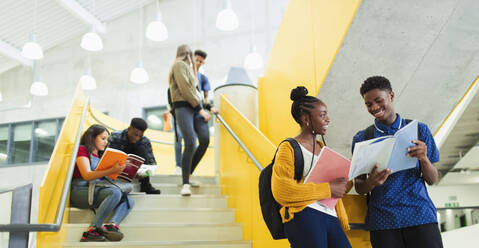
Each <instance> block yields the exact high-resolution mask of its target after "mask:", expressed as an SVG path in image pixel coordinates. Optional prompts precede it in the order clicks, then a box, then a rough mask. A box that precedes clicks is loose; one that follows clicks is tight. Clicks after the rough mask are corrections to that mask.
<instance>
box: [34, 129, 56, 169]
mask: <svg viewBox="0 0 479 248" xmlns="http://www.w3.org/2000/svg"><path fill="white" fill-rule="evenodd" d="M56 132H57V122H56V120H50V121H41V122H38V124H37V126H36V128H35V130H34V133H35V144H36V149H35V152H34V154H33V162H40V161H48V160H50V156H51V154H52V152H53V147H54V146H55V135H56Z"/></svg>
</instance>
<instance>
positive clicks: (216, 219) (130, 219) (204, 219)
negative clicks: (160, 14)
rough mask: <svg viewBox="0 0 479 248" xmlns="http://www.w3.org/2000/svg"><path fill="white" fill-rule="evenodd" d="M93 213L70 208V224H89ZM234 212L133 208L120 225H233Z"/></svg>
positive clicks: (213, 209) (214, 209) (212, 209)
mask: <svg viewBox="0 0 479 248" xmlns="http://www.w3.org/2000/svg"><path fill="white" fill-rule="evenodd" d="M93 216H94V215H93V212H92V211H91V210H86V209H78V208H71V209H70V223H72V224H80V223H86V224H88V223H90V222H91V221H92V219H93ZM234 221H235V220H234V210H233V209H227V208H166V209H164V208H152V209H137V208H136V207H134V208H133V209H132V211H131V212H130V214H128V216H126V218H125V219H124V220H123V222H122V224H142V223H157V224H162V223H184V224H215V223H216V224H227V223H234Z"/></svg>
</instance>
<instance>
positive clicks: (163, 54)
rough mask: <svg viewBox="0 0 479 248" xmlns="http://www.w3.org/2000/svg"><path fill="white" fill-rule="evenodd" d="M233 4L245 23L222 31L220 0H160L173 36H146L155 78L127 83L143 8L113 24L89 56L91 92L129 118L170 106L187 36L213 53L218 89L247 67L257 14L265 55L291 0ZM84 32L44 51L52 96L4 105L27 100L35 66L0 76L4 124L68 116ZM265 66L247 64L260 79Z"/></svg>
mask: <svg viewBox="0 0 479 248" xmlns="http://www.w3.org/2000/svg"><path fill="white" fill-rule="evenodd" d="M249 3H251V5H252V8H251V11H252V12H251V11H250V8H249ZM232 5H233V9H234V10H235V12H236V14H237V15H238V18H239V22H240V26H239V28H238V29H237V30H235V31H232V32H222V31H219V30H218V29H217V28H216V27H215V22H216V14H217V13H218V12H219V11H220V10H221V9H222V8H223V1H222V0H195V1H187V0H175V1H171V0H166V1H161V3H160V8H161V11H162V14H163V20H164V22H165V23H166V25H167V27H168V32H169V39H168V40H167V41H164V42H160V43H155V42H152V41H149V40H147V39H146V38H144V40H145V44H144V46H143V47H144V49H143V59H144V67H145V68H146V70H147V71H148V73H149V76H150V82H149V83H147V84H144V85H135V84H133V83H131V82H129V74H130V72H131V70H132V69H133V68H134V67H135V65H136V63H137V56H138V50H137V49H138V40H139V38H138V11H134V12H131V13H129V14H127V15H125V16H122V17H120V18H118V19H116V20H114V21H112V22H110V23H108V25H107V33H105V34H101V36H102V38H103V42H104V50H103V51H101V52H98V53H93V54H92V56H91V59H92V72H93V75H94V77H95V78H96V81H97V86H98V88H97V89H96V90H95V91H92V92H88V93H87V94H88V95H90V96H91V97H92V103H93V105H94V106H95V107H96V108H97V109H99V110H101V111H108V112H109V114H110V115H111V116H112V117H114V118H117V119H119V120H121V121H125V122H127V121H129V119H130V118H131V117H134V116H141V114H142V108H143V107H148V106H158V105H165V104H166V102H167V100H166V89H167V85H168V83H167V78H168V71H169V68H170V66H171V64H172V62H173V60H174V58H175V54H176V47H177V46H178V45H181V44H185V43H186V44H189V45H190V46H192V48H193V49H202V50H205V51H206V52H208V58H207V60H206V65H205V74H206V75H207V76H208V77H209V78H210V81H211V83H212V87H213V88H214V87H215V86H218V85H220V84H222V83H223V82H224V80H225V78H226V75H227V72H228V69H229V68H230V67H231V66H242V65H243V60H244V57H245V56H246V55H247V54H248V52H249V49H250V40H251V30H252V25H251V24H252V16H254V21H255V30H256V31H255V44H256V45H257V50H258V52H259V53H260V54H261V55H263V58H264V61H267V57H268V55H269V51H270V50H271V46H272V43H273V41H274V37H275V35H276V31H277V29H278V27H279V24H280V22H281V18H282V15H283V12H284V9H285V8H286V5H287V0H276V1H273V0H261V1H252V0H251V1H240V0H233V1H232ZM155 12H156V7H155V4H151V5H149V6H146V7H145V12H144V24H145V27H146V25H147V24H148V23H149V22H150V21H151V20H153V19H154V16H155V15H156V14H155ZM81 35H82V34H79V35H78V37H77V38H75V39H73V40H70V41H68V42H65V43H63V44H62V45H59V46H57V47H55V48H53V49H50V50H48V51H46V52H45V57H44V59H43V60H42V61H41V63H42V70H41V71H42V73H41V74H42V76H43V81H44V82H45V83H46V84H47V85H48V87H49V95H48V96H47V97H34V98H33V101H32V107H31V108H28V109H17V110H11V111H2V110H5V109H6V108H10V107H12V106H19V105H24V104H26V103H27V102H28V100H29V97H30V96H29V87H30V83H31V70H30V68H23V67H16V68H14V69H12V70H10V71H7V72H5V73H3V74H1V75H0V91H1V92H2V94H3V102H1V103H0V112H2V114H1V115H0V123H8V122H13V121H22V120H32V119H41V118H50V117H60V116H65V115H66V113H67V111H68V108H69V107H70V103H71V99H72V96H73V92H74V89H75V87H76V85H77V83H78V80H79V78H80V76H81V75H82V74H83V73H84V71H85V64H86V62H85V61H86V57H87V52H86V51H84V50H82V49H81V48H80V46H79V44H80V40H81ZM262 70H263V69H260V70H254V71H249V74H250V75H249V76H250V78H251V79H253V80H254V81H256V78H257V77H258V76H259V75H261V74H262Z"/></svg>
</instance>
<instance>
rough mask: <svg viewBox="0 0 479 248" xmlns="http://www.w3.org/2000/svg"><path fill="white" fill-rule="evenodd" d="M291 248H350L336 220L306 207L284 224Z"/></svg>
mask: <svg viewBox="0 0 479 248" xmlns="http://www.w3.org/2000/svg"><path fill="white" fill-rule="evenodd" d="M284 232H285V234H286V237H288V240H289V243H290V244H291V247H292V248H326V247H327V248H351V245H350V244H349V240H348V238H347V237H346V234H345V233H344V231H343V229H342V228H341V225H340V224H339V221H338V218H336V217H334V216H331V215H329V214H325V213H323V212H320V211H318V210H316V209H312V208H310V207H306V208H305V209H303V211H301V212H299V213H295V214H294V218H293V219H292V220H290V221H289V222H286V223H285V224H284Z"/></svg>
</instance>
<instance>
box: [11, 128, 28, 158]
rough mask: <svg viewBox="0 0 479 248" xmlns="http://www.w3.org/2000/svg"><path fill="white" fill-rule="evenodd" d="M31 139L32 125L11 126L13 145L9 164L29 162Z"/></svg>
mask: <svg viewBox="0 0 479 248" xmlns="http://www.w3.org/2000/svg"><path fill="white" fill-rule="evenodd" d="M31 138H32V123H31V122H29V123H21V124H15V125H13V144H12V152H11V156H12V158H11V162H12V163H13V164H18V163H28V162H29V161H30V141H31Z"/></svg>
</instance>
